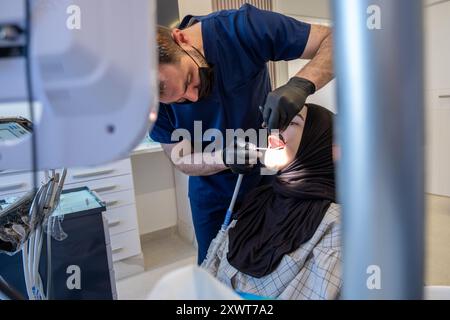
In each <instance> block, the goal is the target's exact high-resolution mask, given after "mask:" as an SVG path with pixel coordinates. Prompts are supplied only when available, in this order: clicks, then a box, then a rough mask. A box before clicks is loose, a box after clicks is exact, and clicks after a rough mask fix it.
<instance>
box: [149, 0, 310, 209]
mask: <svg viewBox="0 0 450 320" xmlns="http://www.w3.org/2000/svg"><path fill="white" fill-rule="evenodd" d="M195 18H196V20H198V21H200V22H201V23H202V36H203V48H204V52H205V57H206V60H207V61H208V63H209V64H210V65H212V66H213V67H214V77H215V79H214V86H213V90H212V94H211V95H210V96H209V97H207V98H205V99H204V100H202V101H199V102H196V103H193V104H187V105H177V104H172V105H167V104H162V103H160V109H159V115H158V120H157V121H156V123H155V126H154V128H153V130H152V132H151V133H150V136H151V138H152V139H153V140H155V141H158V142H160V143H163V144H172V143H177V142H179V141H178V140H176V141H172V140H171V135H172V132H173V131H174V130H175V129H181V128H183V129H187V130H188V131H189V132H190V135H191V138H192V139H194V138H195V139H197V140H200V139H201V137H197V136H194V121H201V122H202V130H203V133H204V132H205V131H206V130H208V129H210V128H215V129H219V130H220V131H221V132H222V134H223V137H224V139H225V137H226V135H225V130H226V129H238V128H241V129H243V130H247V129H250V128H253V129H256V130H259V129H260V128H261V124H262V122H263V119H262V115H261V113H260V111H259V106H262V105H264V103H265V100H266V97H267V94H268V93H269V92H270V91H271V83H270V79H269V72H268V69H267V65H266V64H267V62H268V61H278V60H293V59H298V58H299V57H300V56H301V55H302V53H303V51H304V49H305V46H306V43H307V41H308V38H309V34H310V30H311V25H310V24H307V23H303V22H300V21H297V20H295V19H293V18H290V17H286V16H283V15H281V14H278V13H274V12H269V11H263V10H259V9H257V8H255V7H253V6H251V5H249V4H245V5H243V6H242V7H241V8H240V9H239V10H224V11H219V12H215V13H212V14H210V15H207V16H202V17H195ZM188 20H189V19H186V18H185V19H183V23H182V25H180V29H183V28H184V27H186V24H187V22H188ZM183 24H184V25H183ZM191 142H192V143H194V141H191ZM210 143H211V142H203V146H204V147H205V146H206V145H208V144H210ZM224 143H225V142H224ZM236 179H237V175H235V174H233V173H232V172H231V171H230V170H227V171H223V172H221V173H218V174H215V175H212V176H206V177H190V178H189V197H190V198H191V200H194V201H198V202H202V201H204V202H207V201H212V200H217V201H228V199H229V198H230V197H231V196H232V194H233V190H234V186H235V183H236ZM262 181H263V176H261V175H260V170H259V168H255V170H254V171H253V172H252V173H251V174H248V175H246V176H245V178H244V180H243V183H242V186H241V190H240V191H241V192H240V194H241V195H242V194H245V193H247V192H248V191H249V190H250V189H252V188H254V187H256V186H258V185H260V184H261V183H262Z"/></svg>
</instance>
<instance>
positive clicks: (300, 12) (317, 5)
mask: <svg viewBox="0 0 450 320" xmlns="http://www.w3.org/2000/svg"><path fill="white" fill-rule="evenodd" d="M274 10H275V11H277V12H280V13H284V14H288V15H296V16H302V17H310V18H325V19H331V9H330V0H313V1H312V0H274Z"/></svg>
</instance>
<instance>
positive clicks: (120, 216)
mask: <svg viewBox="0 0 450 320" xmlns="http://www.w3.org/2000/svg"><path fill="white" fill-rule="evenodd" d="M136 215H137V213H136V206H135V205H129V206H124V207H120V208H116V209H111V210H106V218H107V222H108V227H109V234H110V235H116V234H119V233H122V232H126V231H130V230H135V229H138V222H137V216H136Z"/></svg>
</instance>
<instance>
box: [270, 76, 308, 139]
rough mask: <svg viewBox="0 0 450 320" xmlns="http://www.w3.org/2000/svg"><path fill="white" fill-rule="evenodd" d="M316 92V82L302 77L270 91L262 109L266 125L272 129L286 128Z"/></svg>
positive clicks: (294, 78) (292, 79)
mask: <svg viewBox="0 0 450 320" xmlns="http://www.w3.org/2000/svg"><path fill="white" fill-rule="evenodd" d="M314 92H316V86H315V85H314V83H312V82H311V81H309V80H307V79H303V78H300V77H293V78H291V79H290V80H289V82H288V83H286V84H285V85H284V86H282V87H279V88H278V89H276V90H274V91H272V92H270V93H269V94H268V96H267V99H266V104H265V105H264V109H263V110H262V112H263V118H264V122H265V124H266V126H267V127H268V128H269V129H270V130H274V129H278V130H281V131H283V130H285V129H286V128H287V127H288V126H289V124H290V123H291V121H292V119H294V117H295V116H296V115H297V114H298V113H299V112H300V111H301V110H302V108H303V106H304V105H305V102H306V99H307V98H308V96H309V95H311V94H313V93H314Z"/></svg>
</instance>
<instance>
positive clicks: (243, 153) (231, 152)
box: [222, 137, 261, 174]
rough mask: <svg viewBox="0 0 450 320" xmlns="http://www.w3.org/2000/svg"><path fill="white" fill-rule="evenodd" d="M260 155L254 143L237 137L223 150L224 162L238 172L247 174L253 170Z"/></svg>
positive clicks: (234, 171)
mask: <svg viewBox="0 0 450 320" xmlns="http://www.w3.org/2000/svg"><path fill="white" fill-rule="evenodd" d="M260 155H261V154H260V152H258V150H257V148H256V146H255V145H254V144H252V143H249V142H246V141H243V140H241V139H238V138H237V137H235V139H234V142H233V143H232V144H230V145H229V146H228V147H226V148H224V149H223V151H222V159H223V163H224V164H225V166H226V167H228V168H230V169H231V171H233V173H236V174H246V173H249V172H250V171H252V169H253V167H254V166H255V164H256V163H257V161H258V157H259V156H260Z"/></svg>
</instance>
